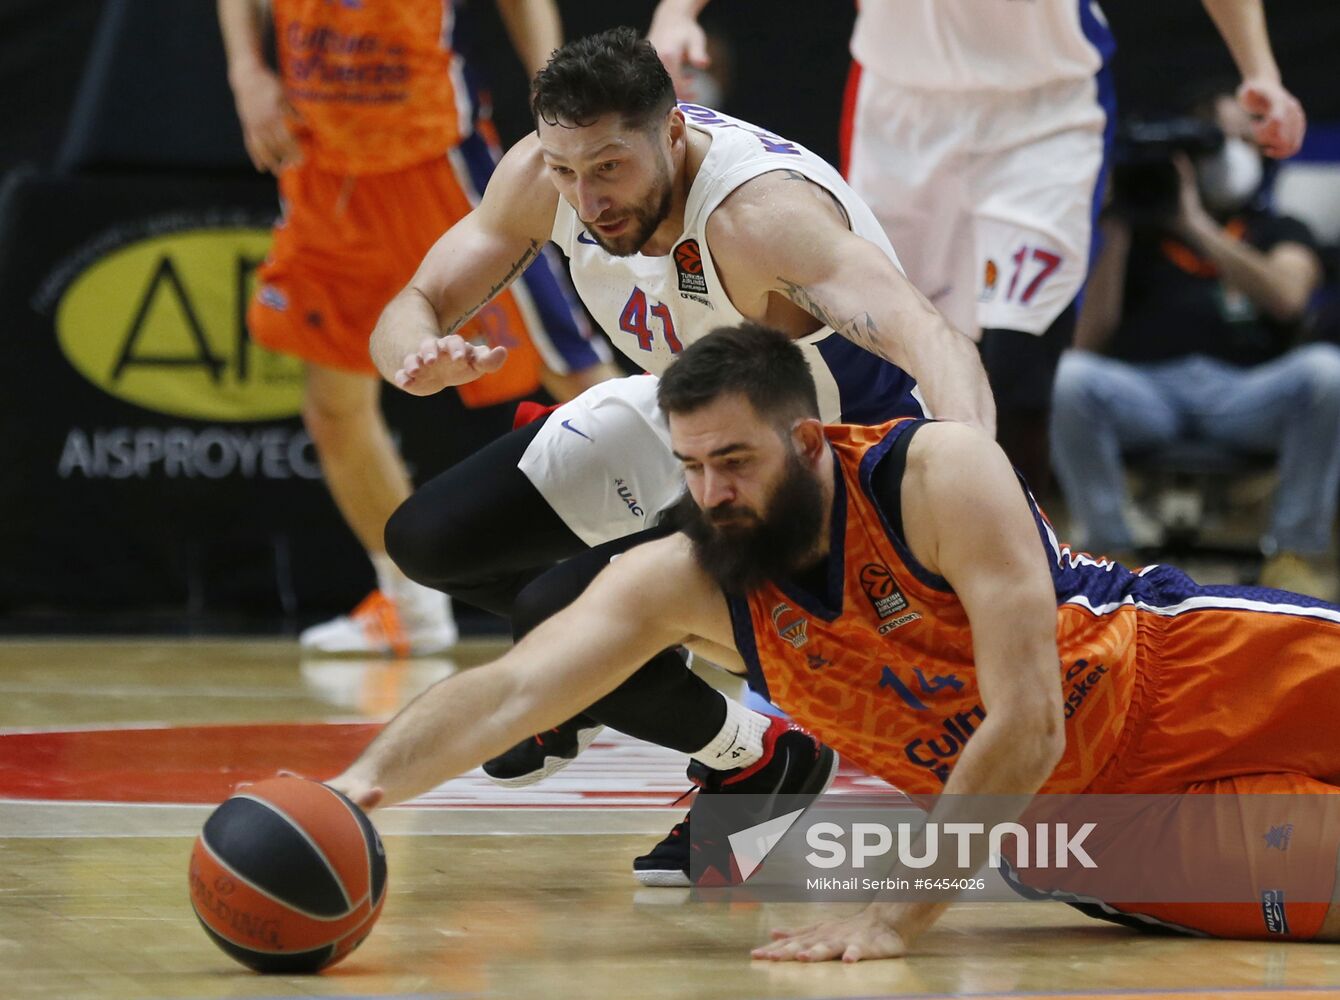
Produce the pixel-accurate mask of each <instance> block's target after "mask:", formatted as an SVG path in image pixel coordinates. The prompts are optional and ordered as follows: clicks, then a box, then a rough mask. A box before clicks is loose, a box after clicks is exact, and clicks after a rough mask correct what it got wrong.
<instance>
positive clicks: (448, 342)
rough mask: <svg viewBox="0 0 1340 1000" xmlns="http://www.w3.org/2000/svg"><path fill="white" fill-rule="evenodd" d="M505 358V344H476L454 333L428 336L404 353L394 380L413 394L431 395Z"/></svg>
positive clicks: (494, 368) (476, 375)
mask: <svg viewBox="0 0 1340 1000" xmlns="http://www.w3.org/2000/svg"><path fill="white" fill-rule="evenodd" d="M506 360H507V348H505V347H480V346H477V345H475V344H472V343H470V342H469V341H467V340H465V339H464V338H463V337H460V336H458V335H457V334H454V333H451V334H448V335H447V336H445V337H428V338H427V339H425V340H423V341H422V342H421V343H420V344H419V349H418V350H417V351H415V352H414V353H413V354H407V355H405V360H404V362H403V363H402V364H401V366H400V370H399V371H397V372H396V373H395V377H394V382H395V384H396V385H398V386H399V387H400V388H402V389H404V390H405V391H406V392H408V393H412V394H413V395H415V396H431V395H432V394H433V393H435V392H441V391H442V390H443V389H445V388H447V387H448V386H453V385H464V384H465V383H467V382H473V381H474V380H475V379H477V378H479V377H480V376H482V375H488V374H489V373H490V372H496V371H497V370H498V369H499V368H501V367H502V366H503V362H504V361H506Z"/></svg>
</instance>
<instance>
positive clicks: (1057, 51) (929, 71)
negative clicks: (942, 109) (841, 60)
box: [851, 0, 1113, 91]
mask: <svg viewBox="0 0 1340 1000" xmlns="http://www.w3.org/2000/svg"><path fill="white" fill-rule="evenodd" d="M1112 49H1113V42H1112V34H1111V32H1110V31H1109V30H1108V27H1107V19H1106V17H1104V15H1103V12H1102V9H1101V8H1100V7H1099V6H1098V3H1097V0H861V4H860V12H859V13H858V14H857V17H856V29H855V31H854V32H853V33H852V38H851V53H852V56H853V57H855V59H856V61H857V62H859V63H860V64H861V66H862V67H863V68H864V69H865V70H867V71H869V72H871V73H874V74H875V75H876V76H878V77H880V78H881V79H883V80H886V81H888V82H889V83H892V84H895V85H896V86H899V87H905V88H907V89H910V90H937V91H944V90H949V91H957V90H1011V91H1014V90H1032V89H1033V88H1035V87H1041V86H1043V85H1045V84H1048V83H1055V82H1057V81H1059V80H1077V79H1083V78H1085V77H1091V76H1093V75H1094V74H1095V73H1097V72H1098V70H1099V69H1100V68H1101V67H1102V65H1103V62H1104V60H1105V58H1106V57H1107V56H1109V55H1110V54H1111V52H1112Z"/></svg>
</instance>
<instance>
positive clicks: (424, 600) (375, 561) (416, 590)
mask: <svg viewBox="0 0 1340 1000" xmlns="http://www.w3.org/2000/svg"><path fill="white" fill-rule="evenodd" d="M368 558H369V559H371V560H372V568H373V569H374V570H376V571H377V586H378V588H379V589H380V590H381V592H382V593H383V594H385V595H386V596H387V597H388V598H390V600H391V602H392V603H393V604H394V605H395V606H396V610H397V611H399V612H400V617H401V619H402V620H403V621H404V623H405V625H406V627H421V626H432V625H437V624H440V623H442V622H445V621H448V620H449V619H450V618H451V598H450V597H448V596H447V595H446V594H444V593H442V592H441V591H439V590H433V589H432V588H431V587H425V586H424V585H423V584H421V583H415V582H414V581H413V580H411V579H410V578H409V577H407V576H406V575H405V574H404V573H402V572H401V571H400V567H399V566H397V565H396V564H395V563H394V562H392V561H391V557H390V556H388V555H387V554H386V553H385V552H369V553H368Z"/></svg>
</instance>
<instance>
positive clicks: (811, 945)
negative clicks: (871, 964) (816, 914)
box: [750, 908, 907, 962]
mask: <svg viewBox="0 0 1340 1000" xmlns="http://www.w3.org/2000/svg"><path fill="white" fill-rule="evenodd" d="M905 954H907V942H906V941H905V940H904V939H903V937H902V935H901V934H899V933H898V932H897V931H896V930H894V929H893V927H891V926H890V925H889V924H888V923H887V922H886V921H885V920H884V919H883V918H882V917H880V916H879V915H878V913H877V911H876V910H875V909H874V908H870V909H865V910H862V911H861V912H860V913H854V914H852V915H851V916H850V917H844V918H843V919H841V920H826V921H824V922H823V923H818V924H813V925H811V926H809V927H804V928H801V929H800V930H794V931H788V930H775V931H773V932H772V943H771V944H765V945H761V946H759V947H757V948H755V949H754V950H753V951H752V952H750V955H751V957H753V958H763V959H767V960H768V961H771V962H833V961H837V960H838V959H841V960H842V961H843V962H860V961H864V960H867V959H872V958H900V957H902V956H903V955H905Z"/></svg>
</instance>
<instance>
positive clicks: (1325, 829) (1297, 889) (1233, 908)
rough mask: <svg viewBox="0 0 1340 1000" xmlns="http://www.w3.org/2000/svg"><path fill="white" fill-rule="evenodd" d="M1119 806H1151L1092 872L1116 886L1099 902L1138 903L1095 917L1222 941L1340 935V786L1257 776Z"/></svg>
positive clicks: (1097, 911) (1291, 776)
mask: <svg viewBox="0 0 1340 1000" xmlns="http://www.w3.org/2000/svg"><path fill="white" fill-rule="evenodd" d="M1120 799H1122V800H1129V801H1130V802H1132V803H1141V802H1143V803H1145V804H1143V805H1141V806H1140V807H1139V809H1138V811H1137V810H1134V809H1133V810H1132V811H1133V812H1136V815H1132V816H1131V817H1129V820H1128V822H1127V825H1126V826H1125V828H1124V829H1122V830H1121V835H1120V837H1119V838H1114V839H1113V840H1112V842H1111V848H1112V849H1111V850H1109V851H1105V852H1102V853H1101V855H1095V856H1094V859H1093V860H1094V861H1095V862H1096V864H1097V866H1098V868H1097V869H1096V870H1095V872H1094V877H1095V878H1096V879H1098V880H1101V881H1102V882H1103V883H1105V884H1106V885H1107V887H1108V892H1107V893H1105V894H1100V896H1099V898H1104V896H1105V898H1108V899H1116V898H1122V899H1126V900H1129V899H1130V896H1129V895H1122V893H1123V892H1124V893H1133V894H1136V898H1137V899H1139V900H1140V901H1139V902H1129V901H1127V902H1117V903H1111V904H1107V905H1106V906H1103V907H1095V908H1091V909H1088V910H1086V912H1089V913H1090V915H1091V916H1099V917H1106V918H1107V919H1116V920H1118V921H1119V922H1122V923H1126V924H1127V925H1128V926H1132V927H1137V928H1141V927H1144V928H1170V929H1176V930H1181V931H1185V932H1191V933H1195V934H1203V935H1209V936H1212V937H1219V938H1230V939H1258V940H1271V941H1282V940H1285V941H1287V940H1292V941H1334V940H1337V936H1338V934H1340V915H1338V913H1340V911H1338V910H1337V907H1336V899H1337V895H1336V890H1337V887H1338V886H1340V883H1338V882H1337V874H1336V873H1337V857H1338V855H1337V848H1340V787H1336V786H1335V785H1330V784H1327V783H1325V782H1321V781H1317V780H1316V779H1313V778H1308V777H1305V776H1303V775H1299V774H1296V773H1276V774H1271V773H1260V774H1246V775H1237V776H1233V777H1228V778H1219V779H1216V780H1212V781H1204V782H1198V783H1196V784H1194V785H1191V786H1189V787H1188V788H1186V789H1185V790H1184V792H1183V793H1180V794H1177V795H1164V796H1157V797H1152V796H1150V797H1147V796H1121V797H1120ZM1103 869H1106V871H1105V872H1104V871H1103ZM1088 895H1091V896H1092V895H1093V894H1092V893H1090V894H1088ZM1081 909H1084V908H1083V907H1081Z"/></svg>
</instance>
